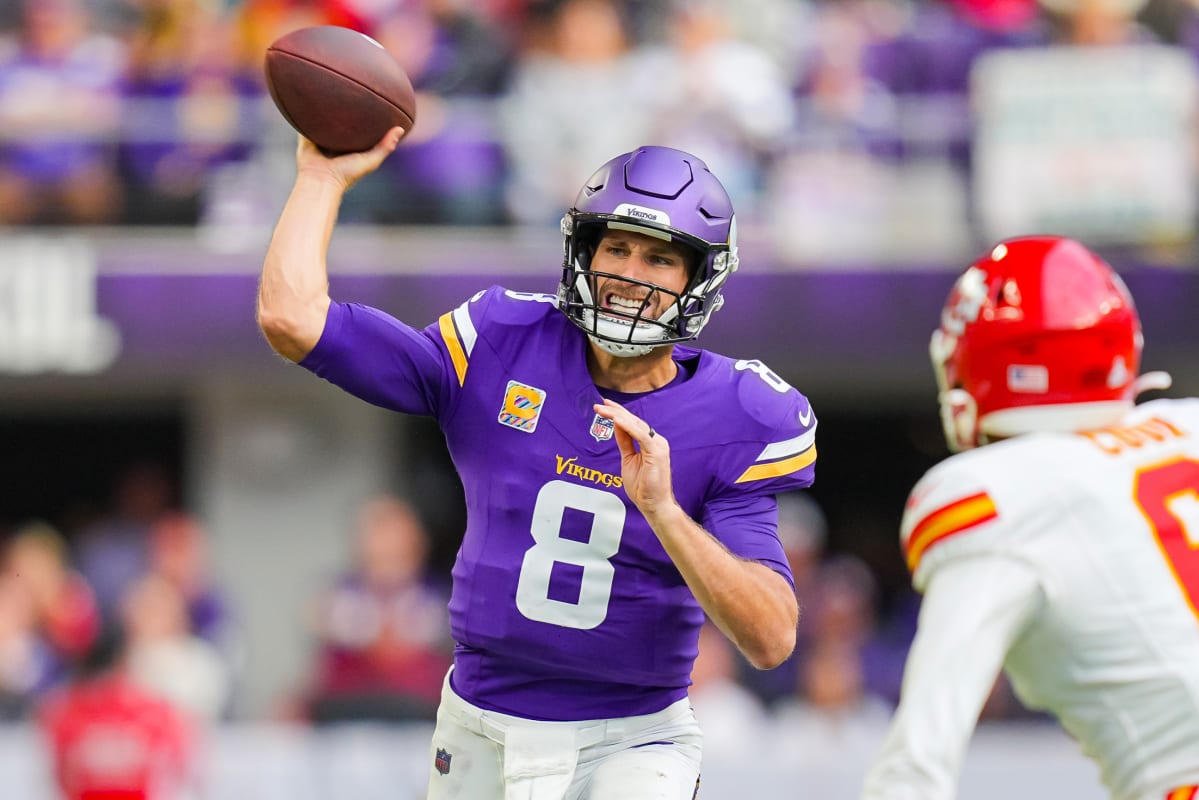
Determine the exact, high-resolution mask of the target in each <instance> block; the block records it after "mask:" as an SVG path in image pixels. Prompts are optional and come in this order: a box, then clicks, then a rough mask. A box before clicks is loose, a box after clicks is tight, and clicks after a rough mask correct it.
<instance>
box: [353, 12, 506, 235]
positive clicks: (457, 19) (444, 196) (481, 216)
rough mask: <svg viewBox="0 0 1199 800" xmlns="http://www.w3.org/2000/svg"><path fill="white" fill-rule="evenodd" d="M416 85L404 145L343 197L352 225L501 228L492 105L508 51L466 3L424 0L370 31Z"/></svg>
mask: <svg viewBox="0 0 1199 800" xmlns="http://www.w3.org/2000/svg"><path fill="white" fill-rule="evenodd" d="M366 30H367V32H369V33H372V34H373V35H374V36H375V38H377V39H378V40H379V42H380V43H381V44H383V46H384V47H386V48H387V49H388V50H389V51H390V52H391V53H393V54H394V55H395V56H396V58H397V59H398V60H399V61H400V63H401V64H402V65H403V66H404V69H405V71H406V72H407V74H408V76H409V77H410V78H411V79H412V83H413V86H414V87H415V88H416V90H417V93H418V96H417V119H416V125H415V127H414V128H413V131H412V134H411V135H410V136H408V137H406V138H405V140H404V146H403V147H401V148H400V149H398V150H397V151H396V152H394V153H393V154H392V155H391V157H390V158H388V160H387V161H386V162H385V163H384V164H383V166H382V168H381V169H380V171H379V172H378V173H376V174H373V175H371V176H368V177H367V178H366V179H365V180H364V181H362V183H361V184H360V185H359V186H357V187H355V191H354V193H353V194H351V195H349V196H347V198H346V199H347V204H346V206H345V210H346V215H347V216H346V218H347V219H348V220H354V221H370V222H377V223H416V224H426V225H427V224H471V225H482V224H495V223H498V222H501V221H503V219H504V218H505V214H504V209H503V179H504V153H503V149H502V147H501V145H500V142H499V138H498V134H497V131H496V126H495V120H494V112H495V108H494V106H493V105H492V103H491V102H490V101H491V100H493V99H494V98H495V97H496V96H498V94H499V93H500V91H501V90H502V88H503V86H504V83H505V81H506V77H507V70H508V67H509V64H510V55H511V45H510V43H509V42H508V41H507V40H505V39H504V38H502V37H501V36H499V35H498V33H497V31H496V29H495V28H493V27H490V26H488V25H487V24H486V23H485V20H484V19H483V18H482V17H481V15H480V12H478V11H477V10H476V9H474V8H473V7H472V6H471V5H469V4H467V3H464V2H461V0H424V2H418V3H406V4H401V6H400V7H399V8H392V9H390V10H389V11H388V13H386V14H382V13H379V14H377V15H376V16H375V18H373V19H372V20H371V22H370V26H369V27H368V28H366Z"/></svg>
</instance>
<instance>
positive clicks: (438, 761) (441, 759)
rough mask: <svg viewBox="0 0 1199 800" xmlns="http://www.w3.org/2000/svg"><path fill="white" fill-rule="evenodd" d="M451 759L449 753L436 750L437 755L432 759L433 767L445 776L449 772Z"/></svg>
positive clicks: (441, 749) (442, 749) (439, 749)
mask: <svg viewBox="0 0 1199 800" xmlns="http://www.w3.org/2000/svg"><path fill="white" fill-rule="evenodd" d="M451 759H453V756H452V755H451V754H450V753H449V751H447V750H445V749H444V748H441V747H439V748H437V755H436V756H434V757H433V766H434V767H436V768H437V771H438V772H439V773H441V774H442V775H447V774H449V771H450V760H451Z"/></svg>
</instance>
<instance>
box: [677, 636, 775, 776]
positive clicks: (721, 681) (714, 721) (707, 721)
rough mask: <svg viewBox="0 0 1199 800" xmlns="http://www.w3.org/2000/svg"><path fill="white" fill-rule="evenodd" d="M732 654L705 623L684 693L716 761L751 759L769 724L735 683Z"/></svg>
mask: <svg viewBox="0 0 1199 800" xmlns="http://www.w3.org/2000/svg"><path fill="white" fill-rule="evenodd" d="M734 653H735V651H734V649H733V647H732V645H731V644H730V642H729V640H728V639H726V638H725V636H724V634H722V633H721V632H720V630H719V629H718V628H717V627H716V626H715V625H714V624H713V623H712V622H710V621H709V622H707V623H705V624H704V626H703V628H701V629H700V632H699V655H698V656H697V657H696V659H695V665H694V666H693V667H692V669H691V688H690V690H688V693H687V694H688V696H689V697H690V699H691V707H692V708H693V709H694V710H695V716H696V718H697V719H698V720H699V722H700V724H701V725H703V726H704V752H705V754H707V755H709V756H715V757H716V758H719V759H725V758H736V759H740V758H744V757H747V756H753V755H754V754H753V752H752V751H753V750H754V749H755V748H756V747H757V746H758V745H759V743H760V742H761V740H762V732H763V731H764V730H765V729H766V728H767V725H768V722H769V717H767V715H766V710H765V707H764V706H763V705H762V703H761V701H759V700H758V698H757V697H756V696H755V695H754V694H753V692H751V691H749V689H747V688H745V686H743V685H742V684H741V683H739V682H738V680H737V659H736V657H735V655H734Z"/></svg>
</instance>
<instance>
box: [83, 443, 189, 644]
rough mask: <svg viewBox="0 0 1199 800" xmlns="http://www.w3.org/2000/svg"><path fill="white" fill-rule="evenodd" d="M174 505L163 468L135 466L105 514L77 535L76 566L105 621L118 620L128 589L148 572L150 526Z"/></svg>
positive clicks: (123, 475) (124, 473) (119, 482)
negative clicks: (93, 595)
mask: <svg viewBox="0 0 1199 800" xmlns="http://www.w3.org/2000/svg"><path fill="white" fill-rule="evenodd" d="M173 503H174V487H173V486H172V482H171V480H170V478H169V476H168V475H167V473H166V470H165V469H164V468H163V466H162V465H161V464H158V463H155V462H152V461H141V462H137V463H134V464H132V465H130V466H128V467H126V468H124V469H123V470H121V471H120V472H119V473H118V474H117V476H116V486H115V487H114V491H113V497H112V498H111V506H110V508H109V510H108V512H107V514H106V515H105V516H104V517H102V518H101V519H98V520H96V521H95V522H93V523H91V524H89V525H88V526H86V527H85V528H83V529H82V530H81V531H79V533H78V535H77V537H76V547H77V549H76V562H77V563H78V565H79V569H80V571H81V572H82V573H83V576H84V577H85V578H86V579H87V582H88V583H89V584H90V585H91V587H92V589H93V591H95V594H96V601H97V603H98V604H99V606H100V612H101V614H102V615H103V617H104V620H105V621H106V622H112V621H115V620H116V618H117V616H118V607H119V605H120V602H121V597H122V595H124V593H125V590H126V589H127V588H128V587H129V586H130V585H131V584H132V583H133V582H134V581H135V580H137V579H138V578H139V577H141V576H142V575H143V574H144V573H145V572H146V570H147V568H148V565H149V563H148V561H149V531H150V527H151V525H153V524H154V522H155V521H157V520H158V518H159V517H161V516H162V515H164V514H165V513H166V512H167V511H168V510H169V509H170V508H171V507H172V505H173Z"/></svg>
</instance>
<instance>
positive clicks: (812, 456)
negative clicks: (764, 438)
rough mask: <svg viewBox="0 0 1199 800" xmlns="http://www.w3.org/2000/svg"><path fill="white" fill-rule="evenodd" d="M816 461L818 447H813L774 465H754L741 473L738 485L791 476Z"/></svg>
mask: <svg viewBox="0 0 1199 800" xmlns="http://www.w3.org/2000/svg"><path fill="white" fill-rule="evenodd" d="M815 460H816V446H815V445H812V446H811V447H809V448H808V449H807V450H805V451H804V452H802V453H800V454H799V455H797V456H792V457H791V458H788V459H786V460H785V461H775V462H774V463H773V464H754V465H753V466H752V467H750V468H749V469H747V470H745V472H743V473H741V477H740V478H738V479H737V481H736V482H737V483H749V482H750V481H763V480H766V479H767V478H778V477H781V476H783V475H790V474H791V473H792V472H797V471H799V470H801V469H803V468H804V467H806V466H807V465H808V464H811V463H812V462H813V461H815Z"/></svg>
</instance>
